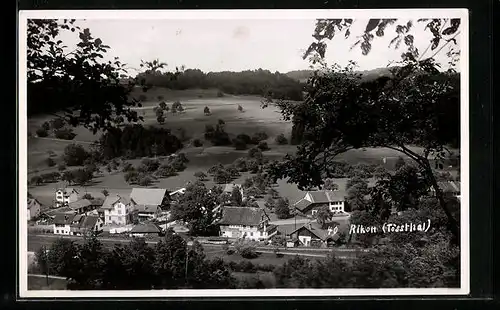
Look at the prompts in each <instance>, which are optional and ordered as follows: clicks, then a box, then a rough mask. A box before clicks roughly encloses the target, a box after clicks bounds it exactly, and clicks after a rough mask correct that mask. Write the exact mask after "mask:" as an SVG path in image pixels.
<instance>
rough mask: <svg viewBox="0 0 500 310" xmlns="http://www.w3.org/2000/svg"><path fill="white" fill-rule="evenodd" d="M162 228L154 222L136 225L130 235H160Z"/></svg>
mask: <svg viewBox="0 0 500 310" xmlns="http://www.w3.org/2000/svg"><path fill="white" fill-rule="evenodd" d="M161 233H162V230H161V228H160V227H158V225H156V224H154V223H147V224H139V225H135V226H134V227H133V228H132V229H131V230H130V232H129V235H130V237H145V236H159V235H161Z"/></svg>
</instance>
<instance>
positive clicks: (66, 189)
mask: <svg viewBox="0 0 500 310" xmlns="http://www.w3.org/2000/svg"><path fill="white" fill-rule="evenodd" d="M57 191H58V192H59V191H61V192H63V194H64V195H69V194H71V193H72V192H75V193H76V194H78V191H77V190H76V189H74V188H72V187H66V188H59V189H58V190H57Z"/></svg>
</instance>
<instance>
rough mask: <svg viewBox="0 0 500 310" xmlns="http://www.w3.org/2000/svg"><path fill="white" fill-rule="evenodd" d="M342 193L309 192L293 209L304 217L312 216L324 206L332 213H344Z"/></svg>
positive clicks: (343, 195) (343, 194)
mask: <svg viewBox="0 0 500 310" xmlns="http://www.w3.org/2000/svg"><path fill="white" fill-rule="evenodd" d="M345 197H346V193H345V192H344V191H309V192H306V194H305V195H304V198H302V199H300V200H299V201H297V202H296V203H295V204H294V205H293V207H294V208H295V209H297V210H298V211H300V212H301V213H303V214H305V215H310V216H314V215H315V214H316V212H318V209H320V208H322V207H324V206H326V207H328V209H329V210H330V211H331V212H332V213H344V212H345Z"/></svg>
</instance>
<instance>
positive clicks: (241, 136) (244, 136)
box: [236, 133, 252, 144]
mask: <svg viewBox="0 0 500 310" xmlns="http://www.w3.org/2000/svg"><path fill="white" fill-rule="evenodd" d="M236 139H241V140H243V141H245V143H246V144H251V143H252V138H250V136H249V135H247V134H245V133H240V134H239V135H237V136H236Z"/></svg>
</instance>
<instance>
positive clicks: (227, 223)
mask: <svg viewBox="0 0 500 310" xmlns="http://www.w3.org/2000/svg"><path fill="white" fill-rule="evenodd" d="M219 228H220V236H221V237H227V238H244V239H251V240H256V241H261V240H266V239H268V238H270V237H272V236H274V235H275V234H276V232H277V227H276V226H275V225H271V224H269V216H267V214H266V213H265V212H264V210H262V209H259V208H241V207H223V209H222V219H221V220H220V221H219Z"/></svg>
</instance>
